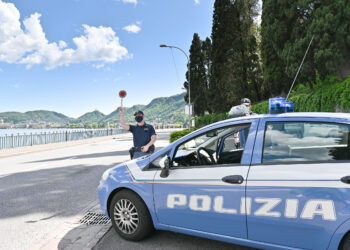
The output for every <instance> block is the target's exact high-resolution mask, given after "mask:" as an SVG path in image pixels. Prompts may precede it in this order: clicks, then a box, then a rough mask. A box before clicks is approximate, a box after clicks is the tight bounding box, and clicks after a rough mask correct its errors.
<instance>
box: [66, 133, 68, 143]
mask: <svg viewBox="0 0 350 250" xmlns="http://www.w3.org/2000/svg"><path fill="white" fill-rule="evenodd" d="M66 141H68V131H66Z"/></svg>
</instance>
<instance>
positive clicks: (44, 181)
mask: <svg viewBox="0 0 350 250" xmlns="http://www.w3.org/2000/svg"><path fill="white" fill-rule="evenodd" d="M117 164H118V163H116V164H113V165H93V166H91V165H72V166H66V167H58V168H52V169H41V170H37V171H28V172H21V173H15V174H11V175H9V176H6V177H3V178H1V179H0V180H1V181H0V219H1V218H9V217H17V216H22V215H28V214H46V215H45V216H43V217H42V218H39V219H38V218H36V219H33V220H30V221H25V223H37V222H38V221H43V220H49V219H51V218H54V217H57V216H59V217H66V216H74V215H76V214H77V213H79V212H80V211H81V210H83V209H85V208H86V207H85V206H86V204H89V203H90V202H92V201H96V200H97V190H96V187H97V186H98V184H99V180H100V178H101V175H102V173H103V172H104V171H105V170H106V169H108V168H111V167H114V166H116V165H117ZM47 214H48V215H47Z"/></svg>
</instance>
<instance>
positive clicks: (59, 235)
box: [30, 202, 112, 250]
mask: <svg viewBox="0 0 350 250" xmlns="http://www.w3.org/2000/svg"><path fill="white" fill-rule="evenodd" d="M79 214H80V215H78V216H76V217H75V218H74V219H73V220H71V221H72V222H71V223H66V224H65V225H63V226H62V227H60V228H58V229H57V230H56V231H55V232H53V233H52V234H51V235H49V236H47V237H45V238H44V239H42V240H41V241H40V242H38V243H37V244H36V245H35V246H33V247H31V248H30V250H54V249H59V250H76V249H79V250H90V249H92V248H93V247H94V246H95V245H96V244H97V243H98V241H99V240H100V239H101V238H102V237H103V236H104V235H105V234H106V233H107V231H108V230H109V229H110V227H111V225H112V224H111V222H110V220H109V218H107V217H106V216H105V215H104V214H103V213H102V211H101V209H100V205H99V204H98V202H93V203H91V206H90V208H88V209H86V210H85V211H82V213H79ZM81 214H84V215H85V216H81ZM86 215H88V216H86ZM96 223H97V224H96ZM98 223H101V224H98Z"/></svg>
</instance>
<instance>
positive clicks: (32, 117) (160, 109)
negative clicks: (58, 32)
mask: <svg viewBox="0 0 350 250" xmlns="http://www.w3.org/2000/svg"><path fill="white" fill-rule="evenodd" d="M184 96H185V93H182V94H178V95H174V96H170V97H159V98H155V99H153V100H152V101H151V102H150V103H149V104H147V105H134V106H132V107H124V113H125V120H126V121H127V122H135V120H134V113H135V111H137V110H142V111H143V112H144V114H145V116H146V121H148V122H150V123H163V122H166V123H177V122H181V123H183V122H185V121H186V119H187V116H185V114H184V107H185V101H184ZM0 119H3V121H4V122H5V123H20V122H22V123H28V122H51V123H68V122H69V123H107V122H112V123H119V122H120V115H119V108H118V109H117V110H115V111H113V112H112V113H110V114H109V115H105V114H103V113H101V112H100V111H98V110H95V111H92V112H88V113H86V114H84V115H82V116H80V117H78V118H77V119H74V118H70V117H68V116H65V115H63V114H61V113H57V112H53V111H47V110H36V111H28V112H25V113H20V112H3V113H0Z"/></svg>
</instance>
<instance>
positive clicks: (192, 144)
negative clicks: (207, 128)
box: [179, 128, 230, 150]
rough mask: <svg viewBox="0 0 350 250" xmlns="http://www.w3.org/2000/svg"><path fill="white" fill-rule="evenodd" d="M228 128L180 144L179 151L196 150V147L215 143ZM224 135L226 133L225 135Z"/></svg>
mask: <svg viewBox="0 0 350 250" xmlns="http://www.w3.org/2000/svg"><path fill="white" fill-rule="evenodd" d="M229 129H230V128H227V129H218V130H215V131H211V132H208V133H205V134H203V135H200V136H197V137H195V138H193V139H192V140H190V141H188V142H186V143H184V144H182V145H181V146H180V147H179V149H180V150H181V149H182V150H186V149H196V148H198V147H202V146H203V145H206V144H207V142H209V140H210V141H215V140H217V138H219V137H220V136H222V134H223V132H224V131H225V130H229ZM225 134H226V133H225Z"/></svg>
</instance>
